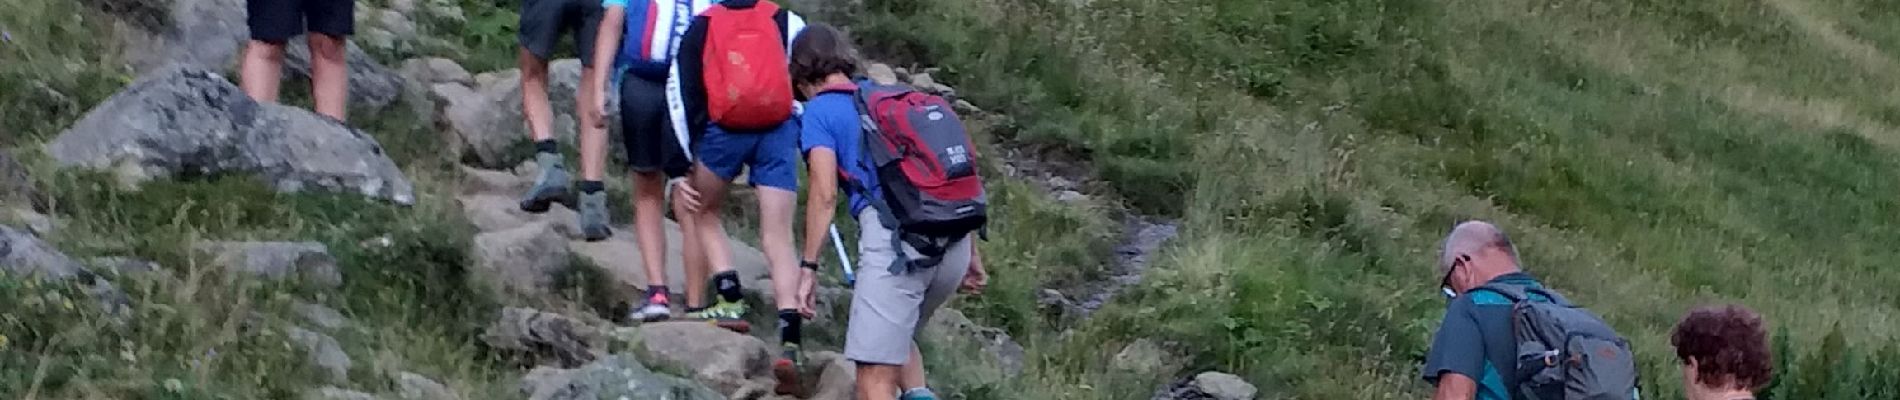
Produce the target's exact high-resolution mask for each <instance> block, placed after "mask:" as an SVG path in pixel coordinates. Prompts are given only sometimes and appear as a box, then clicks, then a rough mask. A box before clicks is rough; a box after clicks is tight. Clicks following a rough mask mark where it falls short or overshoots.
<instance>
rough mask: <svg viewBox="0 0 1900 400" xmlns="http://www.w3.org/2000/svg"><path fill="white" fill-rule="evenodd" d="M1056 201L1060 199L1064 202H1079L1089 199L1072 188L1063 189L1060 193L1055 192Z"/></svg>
mask: <svg viewBox="0 0 1900 400" xmlns="http://www.w3.org/2000/svg"><path fill="white" fill-rule="evenodd" d="M1056 201H1060V202H1064V203H1080V202H1086V201H1089V196H1088V195H1085V194H1082V192H1077V191H1074V190H1064V191H1062V192H1060V193H1056Z"/></svg>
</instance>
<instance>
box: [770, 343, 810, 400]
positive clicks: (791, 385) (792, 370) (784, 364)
mask: <svg viewBox="0 0 1900 400" xmlns="http://www.w3.org/2000/svg"><path fill="white" fill-rule="evenodd" d="M784 347H785V352H784V353H782V354H780V356H779V359H778V360H774V361H772V376H773V377H776V378H778V386H777V387H774V388H773V389H772V392H773V393H777V394H780V395H787V396H804V393H800V392H803V391H804V390H802V388H803V387H802V386H800V385H799V376H798V371H799V369H800V367H801V366H803V365H805V359H804V358H805V355H804V354H803V352H801V351H799V346H798V344H797V343H785V344H784Z"/></svg>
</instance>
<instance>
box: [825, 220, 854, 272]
mask: <svg viewBox="0 0 1900 400" xmlns="http://www.w3.org/2000/svg"><path fill="white" fill-rule="evenodd" d="M831 248H832V249H836V250H837V251H838V263H840V264H843V265H844V285H845V286H852V285H855V284H857V283H858V275H857V274H856V273H854V272H852V270H851V256H850V255H849V254H846V253H845V252H844V238H843V237H842V236H839V235H838V224H831Z"/></svg>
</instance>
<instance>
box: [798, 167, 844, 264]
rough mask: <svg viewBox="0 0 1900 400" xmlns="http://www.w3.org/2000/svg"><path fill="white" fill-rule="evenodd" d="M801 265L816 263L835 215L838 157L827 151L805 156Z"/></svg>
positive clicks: (827, 238)
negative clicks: (803, 231) (802, 260)
mask: <svg viewBox="0 0 1900 400" xmlns="http://www.w3.org/2000/svg"><path fill="white" fill-rule="evenodd" d="M805 168H806V177H807V178H808V179H809V182H807V184H806V185H805V248H804V249H803V250H802V253H800V255H801V256H802V257H804V260H805V261H817V260H818V259H819V254H822V252H823V250H824V246H825V241H826V240H829V239H830V237H829V234H830V233H831V223H832V220H833V219H835V218H836V217H837V215H836V214H837V212H838V153H837V152H835V151H832V149H831V148H830V147H815V148H812V149H811V150H809V151H806V152H805Z"/></svg>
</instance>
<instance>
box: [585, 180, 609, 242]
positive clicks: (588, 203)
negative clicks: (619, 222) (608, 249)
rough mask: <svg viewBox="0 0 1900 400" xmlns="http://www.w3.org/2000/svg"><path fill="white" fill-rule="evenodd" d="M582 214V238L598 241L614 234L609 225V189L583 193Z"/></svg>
mask: <svg viewBox="0 0 1900 400" xmlns="http://www.w3.org/2000/svg"><path fill="white" fill-rule="evenodd" d="M580 214H581V215H580V219H581V238H583V239H587V241H589V242H598V241H602V240H607V238H608V237H612V236H613V235H614V231H613V229H612V228H608V227H607V191H605V190H602V191H598V192H593V193H581V209H580Z"/></svg>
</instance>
